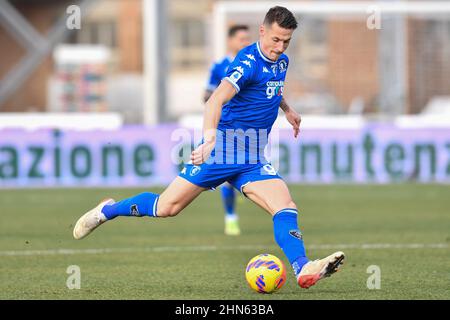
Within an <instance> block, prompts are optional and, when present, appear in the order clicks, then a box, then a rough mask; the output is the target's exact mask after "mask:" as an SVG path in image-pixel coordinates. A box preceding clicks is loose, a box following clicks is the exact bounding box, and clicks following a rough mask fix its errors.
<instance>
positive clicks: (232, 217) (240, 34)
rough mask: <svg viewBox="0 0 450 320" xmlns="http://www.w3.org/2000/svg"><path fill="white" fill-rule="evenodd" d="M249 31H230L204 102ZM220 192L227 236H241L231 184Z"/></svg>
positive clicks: (244, 27)
mask: <svg viewBox="0 0 450 320" xmlns="http://www.w3.org/2000/svg"><path fill="white" fill-rule="evenodd" d="M248 29H249V28H248V26H247V25H235V26H232V27H231V28H230V29H229V30H228V54H227V55H226V56H225V57H224V58H223V59H222V60H219V61H217V62H215V63H214V64H213V65H212V67H211V69H210V73H209V79H208V84H207V86H206V90H205V96H204V102H207V101H208V99H209V98H210V97H211V95H212V93H213V92H214V90H216V89H217V87H218V86H219V84H220V82H221V81H222V79H223V78H225V76H226V75H227V71H228V66H229V65H230V63H231V62H233V60H234V58H235V57H236V55H237V54H238V52H239V51H241V49H243V48H245V47H246V46H248V45H249V44H250V36H249V32H248ZM220 191H221V195H222V201H223V206H224V209H225V234H226V235H229V236H237V235H239V234H241V229H240V228H239V221H238V215H237V213H236V210H235V208H236V193H235V190H234V188H233V186H232V185H231V184H229V183H228V182H225V183H224V184H223V185H222V186H221V189H220Z"/></svg>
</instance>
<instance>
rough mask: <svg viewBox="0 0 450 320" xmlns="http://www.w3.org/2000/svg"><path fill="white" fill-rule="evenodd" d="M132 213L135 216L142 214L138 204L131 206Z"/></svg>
mask: <svg viewBox="0 0 450 320" xmlns="http://www.w3.org/2000/svg"><path fill="white" fill-rule="evenodd" d="M130 214H131V215H132V216H135V217H139V216H140V215H141V214H140V213H139V209H138V206H137V204H133V205H132V206H131V207H130Z"/></svg>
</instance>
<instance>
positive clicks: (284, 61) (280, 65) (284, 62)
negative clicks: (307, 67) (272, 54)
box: [278, 59, 287, 73]
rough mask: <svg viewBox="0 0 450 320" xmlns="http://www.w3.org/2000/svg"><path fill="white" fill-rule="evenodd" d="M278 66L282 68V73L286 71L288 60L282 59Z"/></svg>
mask: <svg viewBox="0 0 450 320" xmlns="http://www.w3.org/2000/svg"><path fill="white" fill-rule="evenodd" d="M278 68H279V69H280V73H283V72H286V70H287V62H286V60H284V59H283V60H281V61H280V62H279V63H278Z"/></svg>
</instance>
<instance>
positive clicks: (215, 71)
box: [206, 56, 233, 91]
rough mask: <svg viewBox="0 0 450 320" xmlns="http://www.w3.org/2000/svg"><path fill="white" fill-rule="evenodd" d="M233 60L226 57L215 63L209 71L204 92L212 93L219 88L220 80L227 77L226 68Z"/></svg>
mask: <svg viewBox="0 0 450 320" xmlns="http://www.w3.org/2000/svg"><path fill="white" fill-rule="evenodd" d="M232 61H233V60H232V59H231V58H230V57H229V56H226V57H225V58H223V59H222V60H219V61H217V62H215V63H214V64H213V65H212V66H211V69H210V70H209V79H208V83H207V85H206V90H209V91H214V90H216V88H217V87H218V86H219V84H220V82H221V81H222V79H223V78H224V77H225V76H226V75H227V71H228V66H229V65H230V63H231V62H232Z"/></svg>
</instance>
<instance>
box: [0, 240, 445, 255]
mask: <svg viewBox="0 0 450 320" xmlns="http://www.w3.org/2000/svg"><path fill="white" fill-rule="evenodd" d="M274 248H276V246H275V245H269V246H263V245H239V246H164V247H147V248H104V249H50V250H10V251H0V256H44V255H73V254H105V253H139V252H142V253H145V252H184V251H191V252H192V251H221V250H267V249H274ZM307 248H308V249H313V250H320V249H335V250H340V249H364V250H380V249H448V248H449V244H447V243H429V244H426V243H408V244H401V243H397V244H396V243H366V244H312V245H308V246H307Z"/></svg>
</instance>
